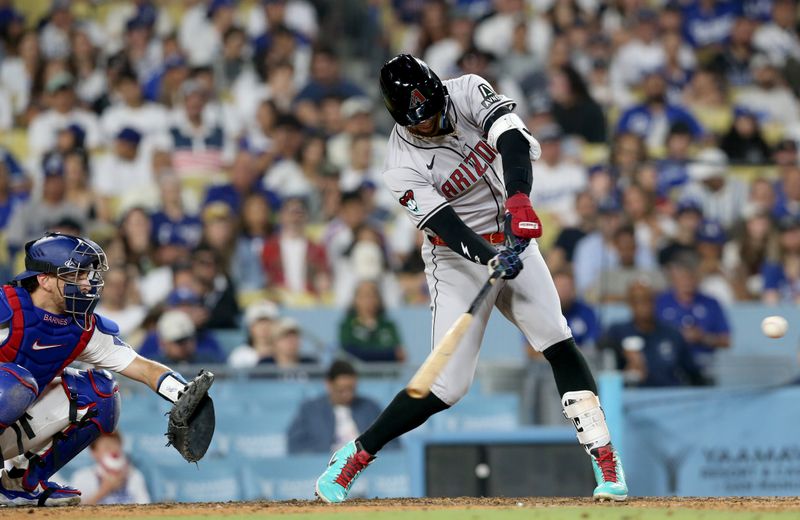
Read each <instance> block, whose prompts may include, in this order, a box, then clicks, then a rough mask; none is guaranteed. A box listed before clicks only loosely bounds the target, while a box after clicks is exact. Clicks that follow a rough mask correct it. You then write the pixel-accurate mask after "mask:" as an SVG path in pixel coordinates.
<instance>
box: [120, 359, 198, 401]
mask: <svg viewBox="0 0 800 520" xmlns="http://www.w3.org/2000/svg"><path fill="white" fill-rule="evenodd" d="M170 372H172V370H170V369H169V368H168V367H166V366H164V365H162V364H161V363H157V362H156V361H153V360H152V359H147V358H145V357H142V356H136V357H135V358H134V360H133V361H131V364H130V365H128V366H127V368H125V370H123V371H122V372H120V373H121V374H122V375H123V376H125V377H128V378H130V379H133V380H134V381H138V382H140V383H143V384H145V385H147V386H149V387H150V388H151V389H152V390H153V391H154V392H156V393H158V394H159V395H160V396H161V397H163V398H164V399H167V400H168V401H172V402H173V403H174V402H175V401H177V400H178V392H179V391H180V390H182V389H183V388H182V387H180V388H179V385H176V384H172V385H170V389H169V391H168V392H167V388H164V389H162V390H160V389H159V383H163V381H162V378H161V376H163V375H164V374H167V373H170ZM172 373H173V374H177V373H176V372H172ZM178 377H180V376H178ZM180 379H181V380H182V379H183V378H182V377H181V378H180ZM181 382H182V383H183V385H185V384H186V381H181ZM162 391H163V392H164V393H162Z"/></svg>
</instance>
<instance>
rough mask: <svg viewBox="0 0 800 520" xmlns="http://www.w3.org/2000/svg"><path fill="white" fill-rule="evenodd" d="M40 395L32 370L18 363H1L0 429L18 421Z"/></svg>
mask: <svg viewBox="0 0 800 520" xmlns="http://www.w3.org/2000/svg"><path fill="white" fill-rule="evenodd" d="M38 395H39V385H38V384H36V379H35V378H34V377H33V374H31V373H30V371H29V370H28V369H27V368H25V367H22V366H20V365H17V364H16V363H0V429H2V428H6V427H8V426H10V425H11V424H13V423H14V422H16V420H17V419H19V418H20V417H21V416H22V414H24V413H25V410H27V409H28V408H29V407H30V406H31V405H32V404H33V402H34V401H35V400H36V397H37V396H38Z"/></svg>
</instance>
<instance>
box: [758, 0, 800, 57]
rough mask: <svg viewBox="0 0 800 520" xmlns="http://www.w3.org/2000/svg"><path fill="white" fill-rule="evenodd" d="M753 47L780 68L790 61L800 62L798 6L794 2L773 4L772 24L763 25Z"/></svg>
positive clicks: (778, 0) (776, 2) (791, 0)
mask: <svg viewBox="0 0 800 520" xmlns="http://www.w3.org/2000/svg"><path fill="white" fill-rule="evenodd" d="M753 45H754V46H755V47H756V48H757V49H758V50H759V51H761V52H763V53H766V54H767V56H769V58H770V59H771V60H773V63H775V64H777V65H779V66H784V65H786V64H787V62H789V61H790V60H794V61H795V62H797V61H800V37H798V34H797V4H796V2H795V1H794V0H775V1H774V2H772V20H771V23H768V24H764V25H761V26H760V27H759V28H758V30H756V32H755V34H754V35H753Z"/></svg>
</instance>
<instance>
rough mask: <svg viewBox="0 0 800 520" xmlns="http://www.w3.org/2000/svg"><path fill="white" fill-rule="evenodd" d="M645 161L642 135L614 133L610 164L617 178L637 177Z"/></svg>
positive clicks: (645, 152)
mask: <svg viewBox="0 0 800 520" xmlns="http://www.w3.org/2000/svg"><path fill="white" fill-rule="evenodd" d="M675 126H677V125H672V126H670V128H674V127H675ZM687 128H688V127H687ZM690 132H691V130H690ZM645 161H647V146H646V144H645V142H644V138H643V137H642V136H641V135H639V134H637V133H634V132H619V131H618V132H617V133H616V134H615V135H614V141H613V142H612V143H611V160H610V164H609V166H610V169H611V173H613V175H614V177H615V179H618V180H620V181H623V182H625V181H632V180H633V179H634V178H635V177H636V170H637V169H638V167H639V166H640V165H641V164H643V163H644V162H645ZM601 202H602V201H601Z"/></svg>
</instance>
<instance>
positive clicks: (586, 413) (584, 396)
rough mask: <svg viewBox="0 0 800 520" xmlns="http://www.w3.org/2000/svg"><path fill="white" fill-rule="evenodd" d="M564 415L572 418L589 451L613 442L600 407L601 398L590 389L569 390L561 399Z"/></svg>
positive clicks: (580, 440)
mask: <svg viewBox="0 0 800 520" xmlns="http://www.w3.org/2000/svg"><path fill="white" fill-rule="evenodd" d="M561 404H562V405H563V406H564V417H566V418H567V419H569V420H571V421H572V422H573V424H574V425H575V430H576V431H577V432H578V435H577V437H578V442H580V443H581V444H582V445H583V447H584V449H585V450H586V452H587V453H589V454H591V451H592V450H593V449H595V448H599V447H601V446H605V445H606V444H608V443H610V442H611V434H610V433H609V432H608V426H607V425H606V416H605V414H604V413H603V409H602V408H601V407H600V400H599V399H598V398H597V396H596V395H595V394H594V392H591V391H589V390H580V391H578V392H567V393H566V394H564V396H563V397H562V399H561Z"/></svg>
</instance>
